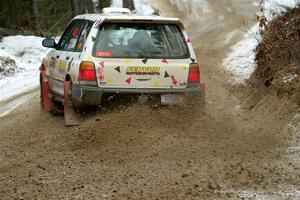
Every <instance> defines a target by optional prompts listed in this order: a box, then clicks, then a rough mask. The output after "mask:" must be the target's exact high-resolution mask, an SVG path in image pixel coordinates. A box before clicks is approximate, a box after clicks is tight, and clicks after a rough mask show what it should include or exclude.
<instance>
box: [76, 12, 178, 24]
mask: <svg viewBox="0 0 300 200" xmlns="http://www.w3.org/2000/svg"><path fill="white" fill-rule="evenodd" d="M74 19H87V20H91V21H96V20H103V19H107V20H112V21H115V20H116V21H117V20H121V21H122V20H145V21H148V20H150V21H168V22H174V23H180V20H179V18H172V17H162V16H157V15H139V14H130V13H129V14H121V13H100V14H83V15H78V16H76V17H75V18H74Z"/></svg>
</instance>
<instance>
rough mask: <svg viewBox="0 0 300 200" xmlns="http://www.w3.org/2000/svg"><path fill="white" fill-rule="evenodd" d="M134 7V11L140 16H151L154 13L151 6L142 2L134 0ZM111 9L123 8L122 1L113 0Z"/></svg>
mask: <svg viewBox="0 0 300 200" xmlns="http://www.w3.org/2000/svg"><path fill="white" fill-rule="evenodd" d="M133 2H134V6H135V10H136V11H137V12H138V13H140V14H144V15H151V14H153V13H154V9H153V7H152V6H151V5H149V4H147V3H145V2H144V1H142V0H134V1H133ZM111 6H112V7H123V0H113V1H112V4H111Z"/></svg>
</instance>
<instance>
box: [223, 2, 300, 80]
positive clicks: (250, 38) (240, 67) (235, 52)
mask: <svg viewBox="0 0 300 200" xmlns="http://www.w3.org/2000/svg"><path fill="white" fill-rule="evenodd" d="M299 2H300V1H299V0H266V1H265V2H264V3H263V4H262V5H261V6H263V8H264V15H265V16H266V17H267V19H268V20H271V19H272V18H273V17H274V16H276V15H278V14H279V13H281V12H282V11H284V9H285V7H295V6H296V4H297V3H299ZM260 39H261V37H260V34H259V25H258V24H256V25H255V26H253V28H251V29H250V30H249V31H248V32H247V33H246V34H245V36H244V38H243V40H242V41H240V42H238V43H237V44H236V45H234V46H232V47H231V52H230V53H229V54H228V55H227V57H226V58H225V59H224V60H223V66H224V67H225V69H226V70H228V71H230V72H231V73H232V75H233V84H243V83H245V81H246V80H247V79H248V78H249V77H250V75H251V74H252V72H253V71H254V69H255V52H254V50H255V48H256V47H257V45H258V44H259V40H260Z"/></svg>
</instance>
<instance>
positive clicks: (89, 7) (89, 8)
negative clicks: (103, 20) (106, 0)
mask: <svg viewBox="0 0 300 200" xmlns="http://www.w3.org/2000/svg"><path fill="white" fill-rule="evenodd" d="M84 8H85V13H93V12H94V4H93V1H92V0H85V1H84Z"/></svg>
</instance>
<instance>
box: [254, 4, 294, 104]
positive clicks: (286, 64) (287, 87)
mask: <svg viewBox="0 0 300 200" xmlns="http://www.w3.org/2000/svg"><path fill="white" fill-rule="evenodd" d="M261 24H262V25H263V26H264V31H262V36H263V40H262V42H261V43H260V44H259V46H258V47H257V49H256V52H257V55H256V63H257V68H256V70H255V72H254V73H253V74H252V76H251V79H250V81H249V82H250V84H252V85H253V86H254V87H263V90H264V91H265V92H266V91H267V92H268V91H272V92H275V93H276V94H277V95H278V96H292V97H296V99H298V101H299V100H300V94H299V89H300V8H299V7H298V8H294V9H291V10H288V11H287V12H285V13H283V14H282V15H280V16H279V17H277V18H275V19H274V20H273V21H271V22H270V23H269V24H266V23H264V22H263V21H262V22H261ZM299 102H300V101H299Z"/></svg>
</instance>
